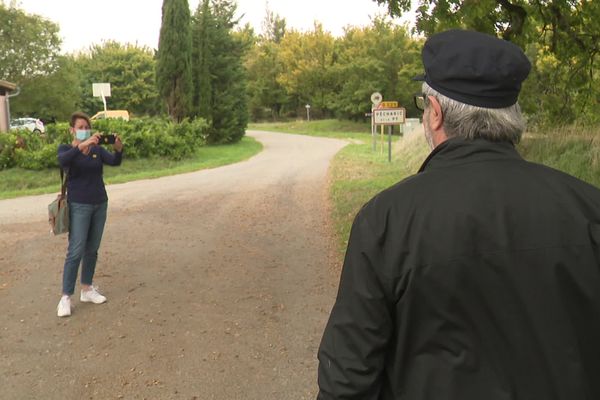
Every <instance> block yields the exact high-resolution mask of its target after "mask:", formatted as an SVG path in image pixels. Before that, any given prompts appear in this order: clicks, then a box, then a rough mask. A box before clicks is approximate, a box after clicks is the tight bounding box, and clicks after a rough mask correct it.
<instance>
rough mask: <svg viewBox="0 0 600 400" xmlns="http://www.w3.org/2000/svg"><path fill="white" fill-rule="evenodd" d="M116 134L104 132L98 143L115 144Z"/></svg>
mask: <svg viewBox="0 0 600 400" xmlns="http://www.w3.org/2000/svg"><path fill="white" fill-rule="evenodd" d="M115 139H116V136H115V135H114V134H112V133H111V134H103V135H100V140H99V141H98V143H100V144H115Z"/></svg>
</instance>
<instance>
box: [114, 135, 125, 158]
mask: <svg viewBox="0 0 600 400" xmlns="http://www.w3.org/2000/svg"><path fill="white" fill-rule="evenodd" d="M113 135H115V144H113V149H115V151H118V152H119V153H120V152H121V151H122V150H123V142H121V138H120V137H119V135H117V134H116V133H113Z"/></svg>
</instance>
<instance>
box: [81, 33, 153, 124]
mask: <svg viewBox="0 0 600 400" xmlns="http://www.w3.org/2000/svg"><path fill="white" fill-rule="evenodd" d="M75 64H76V67H77V70H78V72H79V74H80V76H81V79H80V83H79V84H80V86H81V87H80V91H81V93H82V95H83V97H82V100H81V107H80V109H82V110H84V111H86V112H87V113H89V114H90V115H93V114H95V113H96V112H98V111H99V110H102V109H103V104H102V99H101V98H99V97H93V96H92V84H93V83H103V82H107V83H110V89H111V96H110V97H107V99H106V102H107V106H108V108H109V109H113V110H128V111H129V112H130V114H132V115H157V114H158V113H159V112H160V109H161V106H160V100H159V96H158V92H157V90H156V82H155V76H154V67H155V61H154V53H153V51H152V50H150V49H149V48H146V47H137V46H134V45H131V44H127V45H122V44H120V43H117V42H114V41H107V42H104V43H103V44H102V45H94V46H91V47H90V49H89V50H88V51H87V52H85V53H81V54H78V55H77V56H76V57H75ZM74 109H76V108H73V109H72V110H74Z"/></svg>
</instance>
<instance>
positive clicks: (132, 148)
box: [0, 118, 208, 170]
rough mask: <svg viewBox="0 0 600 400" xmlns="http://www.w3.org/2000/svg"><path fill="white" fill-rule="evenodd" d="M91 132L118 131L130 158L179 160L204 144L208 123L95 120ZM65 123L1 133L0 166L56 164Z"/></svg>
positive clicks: (65, 138)
mask: <svg viewBox="0 0 600 400" xmlns="http://www.w3.org/2000/svg"><path fill="white" fill-rule="evenodd" d="M92 130H93V131H94V132H96V131H97V132H103V133H112V132H115V133H118V135H119V137H120V138H121V140H122V141H123V144H124V146H125V155H126V158H129V159H138V158H150V157H165V158H168V159H171V160H181V159H183V158H185V157H189V156H191V155H193V154H194V153H195V152H196V150H197V149H198V147H200V146H203V145H205V144H206V137H207V134H208V124H207V123H206V121H205V120H203V119H200V118H199V119H195V120H192V121H190V120H184V121H182V122H181V123H174V122H172V121H171V120H170V119H162V118H138V119H134V120H131V121H124V120H122V119H105V120H99V121H94V123H93V126H92ZM71 141H72V136H71V134H70V132H69V124H68V123H64V122H63V123H56V124H49V125H47V126H46V133H45V134H44V135H39V134H35V133H33V132H29V131H27V130H19V131H11V132H10V133H6V134H0V169H7V168H12V167H15V166H18V167H21V168H26V169H33V170H40V169H44V168H50V167H56V166H58V160H57V157H56V152H57V149H58V145H59V144H61V143H71Z"/></svg>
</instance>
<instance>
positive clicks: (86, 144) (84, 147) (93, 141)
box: [74, 133, 100, 154]
mask: <svg viewBox="0 0 600 400" xmlns="http://www.w3.org/2000/svg"><path fill="white" fill-rule="evenodd" d="M99 140H100V133H94V134H93V135H92V136H90V137H89V138H87V139H86V140H84V141H83V142H79V144H78V145H77V147H79V150H80V151H81V152H82V153H85V154H87V153H89V151H90V146H96V145H98V141H99ZM74 142H75V141H74Z"/></svg>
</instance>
